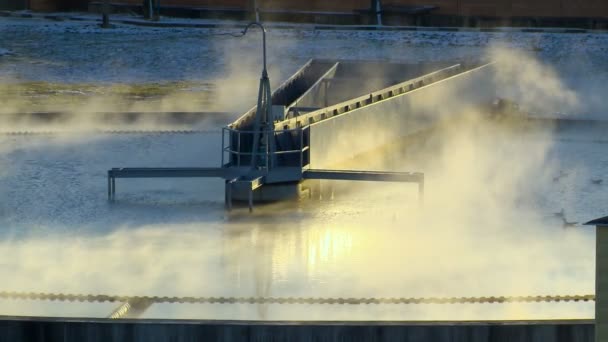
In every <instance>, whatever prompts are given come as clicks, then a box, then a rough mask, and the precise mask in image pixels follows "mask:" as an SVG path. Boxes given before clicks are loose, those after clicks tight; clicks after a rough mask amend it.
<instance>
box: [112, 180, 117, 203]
mask: <svg viewBox="0 0 608 342" xmlns="http://www.w3.org/2000/svg"><path fill="white" fill-rule="evenodd" d="M115 199H116V177H114V176H112V201H114V200H115Z"/></svg>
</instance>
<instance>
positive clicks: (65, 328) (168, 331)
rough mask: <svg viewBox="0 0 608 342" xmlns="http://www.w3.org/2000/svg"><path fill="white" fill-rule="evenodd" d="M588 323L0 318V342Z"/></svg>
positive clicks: (572, 339)
mask: <svg viewBox="0 0 608 342" xmlns="http://www.w3.org/2000/svg"><path fill="white" fill-rule="evenodd" d="M593 329H594V327H593V323H592V322H591V321H544V322H543V321H540V322H482V323H470V322H469V323H466V322H463V323H459V322H336V323H323V322H276V323H272V322H239V321H236V322H234V321H233V322H221V321H206V322H205V321H173V322H168V321H150V320H146V321H143V320H142V321H117V320H114V321H113V320H106V319H98V320H76V319H72V320H66V319H24V318H4V319H1V320H0V342H14V341H20V342H53V341H61V342H127V341H128V342H161V341H162V342H165V341H173V342H186V341H221V342H233V341H234V342H236V341H252V342H255V341H260V342H262V341H264V342H265V341H281V342H300V341H302V342H308V341H316V342H333V341H361V342H376V341H387V342H388V341H417V342H558V341H559V342H591V341H593V333H594V332H593Z"/></svg>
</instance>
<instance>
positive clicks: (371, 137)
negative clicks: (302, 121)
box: [310, 64, 497, 169]
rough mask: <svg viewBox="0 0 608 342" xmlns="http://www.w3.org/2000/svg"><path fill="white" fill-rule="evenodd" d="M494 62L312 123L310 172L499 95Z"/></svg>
mask: <svg viewBox="0 0 608 342" xmlns="http://www.w3.org/2000/svg"><path fill="white" fill-rule="evenodd" d="M494 76H495V67H494V64H490V65H486V66H482V67H479V68H476V69H473V70H470V71H468V72H465V73H462V74H459V75H457V76H454V77H450V78H448V79H445V80H443V81H439V82H437V83H433V84H431V85H429V86H426V87H422V88H419V89H417V90H414V91H411V92H408V93H405V94H403V95H399V96H396V97H393V98H390V99H387V100H384V101H380V102H377V103H375V104H373V105H370V106H366V107H362V108H360V109H356V110H353V111H350V112H348V113H346V114H343V115H338V116H335V117H333V118H330V119H326V120H324V121H320V122H318V123H315V124H312V125H311V128H310V154H311V155H310V161H311V164H310V166H311V168H316V169H322V168H329V167H330V166H331V165H335V164H337V163H340V162H341V161H343V160H347V159H351V158H353V157H355V156H356V155H358V154H360V153H363V152H366V151H369V150H372V149H374V148H376V147H380V146H383V145H386V144H389V143H391V142H392V141H394V140H395V139H396V138H401V137H405V136H408V135H411V134H414V133H416V132H420V131H422V130H425V129H428V128H430V127H432V126H433V125H435V124H436V123H438V122H439V121H440V120H441V119H443V118H448V117H449V116H451V115H458V114H461V113H463V112H464V111H466V109H467V108H468V107H476V106H478V105H480V104H481V105H485V104H489V103H491V101H493V100H494V99H495V98H496V96H497V89H496V86H495V82H494Z"/></svg>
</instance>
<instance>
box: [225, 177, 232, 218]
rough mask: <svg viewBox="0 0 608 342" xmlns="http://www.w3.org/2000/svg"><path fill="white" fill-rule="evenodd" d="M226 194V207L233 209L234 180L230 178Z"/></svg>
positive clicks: (227, 182) (227, 181)
mask: <svg viewBox="0 0 608 342" xmlns="http://www.w3.org/2000/svg"><path fill="white" fill-rule="evenodd" d="M225 196H226V198H225V200H226V209H227V210H228V211H230V210H232V181H230V180H226V188H225Z"/></svg>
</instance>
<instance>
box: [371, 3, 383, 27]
mask: <svg viewBox="0 0 608 342" xmlns="http://www.w3.org/2000/svg"><path fill="white" fill-rule="evenodd" d="M371 5H372V6H371V7H372V8H371V10H372V13H376V25H378V26H382V3H381V0H372V4H371Z"/></svg>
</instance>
